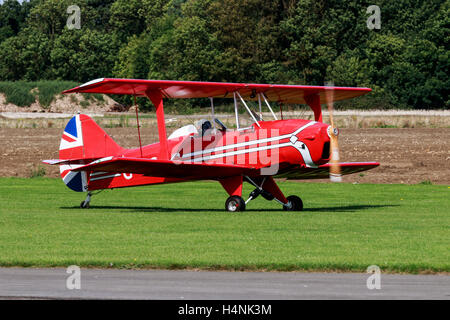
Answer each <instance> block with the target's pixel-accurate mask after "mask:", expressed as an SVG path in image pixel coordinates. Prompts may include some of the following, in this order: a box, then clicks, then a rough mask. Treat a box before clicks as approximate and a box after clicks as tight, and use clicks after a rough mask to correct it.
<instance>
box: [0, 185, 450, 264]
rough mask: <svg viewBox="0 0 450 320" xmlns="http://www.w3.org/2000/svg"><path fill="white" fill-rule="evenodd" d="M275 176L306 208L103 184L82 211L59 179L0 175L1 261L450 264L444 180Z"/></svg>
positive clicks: (449, 207) (195, 191) (182, 189)
mask: <svg viewBox="0 0 450 320" xmlns="http://www.w3.org/2000/svg"><path fill="white" fill-rule="evenodd" d="M279 185H280V187H281V188H282V190H283V191H284V192H285V193H286V194H287V195H290V194H297V195H300V196H301V197H302V198H303V201H304V205H305V210H304V211H303V212H285V211H282V210H281V208H280V205H279V204H277V203H276V202H273V201H272V202H268V201H266V200H264V199H262V198H258V199H256V200H255V201H252V202H250V203H249V205H248V210H247V211H245V212H242V213H229V212H226V211H224V201H225V199H226V197H227V195H226V194H225V192H224V191H223V190H222V188H221V187H220V185H219V184H218V183H215V182H196V183H183V184H172V185H160V186H152V187H141V188H130V189H118V190H112V191H105V192H103V193H100V194H98V195H96V196H94V197H93V202H92V203H91V209H89V210H86V209H80V208H79V203H80V202H81V200H83V199H84V194H80V193H75V192H72V191H70V190H69V189H67V188H66V187H65V186H64V185H63V183H62V182H61V181H60V180H59V179H49V178H35V179H19V178H2V179H0V203H1V207H0V265H1V266H39V267H54V266H68V265H71V264H76V265H79V266H83V267H115V268H169V269H170V268H201V269H226V270H282V271H291V270H317V271H318V270H320V271H365V270H366V268H367V267H368V266H369V265H373V264H375V265H378V266H379V267H380V268H381V269H382V271H383V272H408V273H419V272H449V271H450V259H449V258H450V256H449V243H450V232H449V231H450V230H449V227H450V215H449V212H450V197H449V195H450V187H448V186H437V185H369V184H357V185H353V184H345V183H344V184H328V183H307V184H302V183H297V182H280V183H279ZM250 191H251V188H250V187H249V186H246V188H245V194H247V193H248V192H250Z"/></svg>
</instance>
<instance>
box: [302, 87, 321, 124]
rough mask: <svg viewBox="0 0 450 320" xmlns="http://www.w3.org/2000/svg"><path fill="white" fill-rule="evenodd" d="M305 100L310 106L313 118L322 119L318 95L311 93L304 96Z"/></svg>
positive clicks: (318, 120)
mask: <svg viewBox="0 0 450 320" xmlns="http://www.w3.org/2000/svg"><path fill="white" fill-rule="evenodd" d="M305 101H306V103H307V104H308V106H310V108H311V109H312V111H313V112H314V120H315V121H317V122H323V121H322V107H321V106H320V96H319V95H318V94H317V93H316V94H311V95H308V96H305Z"/></svg>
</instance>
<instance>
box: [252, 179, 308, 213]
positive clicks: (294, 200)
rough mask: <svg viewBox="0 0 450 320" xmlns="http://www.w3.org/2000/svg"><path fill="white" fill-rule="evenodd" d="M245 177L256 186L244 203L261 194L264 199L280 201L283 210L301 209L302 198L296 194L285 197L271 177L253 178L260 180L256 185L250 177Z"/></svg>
mask: <svg viewBox="0 0 450 320" xmlns="http://www.w3.org/2000/svg"><path fill="white" fill-rule="evenodd" d="M245 179H246V180H247V181H248V182H249V183H251V184H252V185H254V186H255V187H256V189H255V190H253V191H252V192H251V193H250V196H249V198H248V200H247V201H246V202H245V203H246V204H247V203H249V202H250V201H251V200H253V199H255V198H256V197H258V196H259V195H262V196H263V197H264V198H265V199H266V200H269V201H270V200H275V201H277V202H278V203H280V204H281V205H282V206H283V210H285V211H302V210H303V202H302V199H300V198H299V197H297V196H289V197H287V198H285V197H284V195H283V193H282V192H281V190H280V188H278V186H277V184H276V183H275V181H274V180H273V178H272V177H264V178H263V179H262V181H261V177H260V178H257V179H255V180H256V182H261V184H260V185H258V184H257V183H256V182H255V181H253V180H252V179H251V178H249V177H247V176H246V177H245ZM263 187H264V189H263Z"/></svg>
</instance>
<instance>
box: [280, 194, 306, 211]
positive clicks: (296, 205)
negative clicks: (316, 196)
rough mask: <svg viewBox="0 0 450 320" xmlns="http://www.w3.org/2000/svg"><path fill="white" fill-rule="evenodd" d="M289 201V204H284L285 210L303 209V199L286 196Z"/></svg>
mask: <svg viewBox="0 0 450 320" xmlns="http://www.w3.org/2000/svg"><path fill="white" fill-rule="evenodd" d="M286 199H287V201H288V206H283V210H285V211H302V210H303V201H302V199H300V198H299V197H297V196H289V197H287V198H286Z"/></svg>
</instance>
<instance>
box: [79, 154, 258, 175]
mask: <svg viewBox="0 0 450 320" xmlns="http://www.w3.org/2000/svg"><path fill="white" fill-rule="evenodd" d="M72 171H93V172H117V173H139V174H144V175H146V176H152V177H175V178H186V179H188V178H192V179H219V178H226V177H231V176H237V175H243V174H245V175H253V174H255V173H258V172H259V170H258V169H252V168H248V167H243V166H237V165H230V164H204V163H203V164H202V163H192V162H178V161H170V160H153V159H147V158H124V157H108V158H103V159H99V160H97V161H94V162H92V163H90V164H88V165H85V166H82V167H79V168H77V169H74V170H72Z"/></svg>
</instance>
